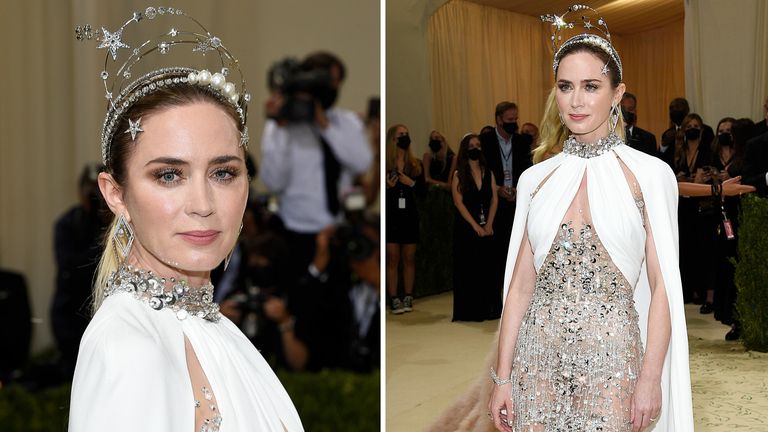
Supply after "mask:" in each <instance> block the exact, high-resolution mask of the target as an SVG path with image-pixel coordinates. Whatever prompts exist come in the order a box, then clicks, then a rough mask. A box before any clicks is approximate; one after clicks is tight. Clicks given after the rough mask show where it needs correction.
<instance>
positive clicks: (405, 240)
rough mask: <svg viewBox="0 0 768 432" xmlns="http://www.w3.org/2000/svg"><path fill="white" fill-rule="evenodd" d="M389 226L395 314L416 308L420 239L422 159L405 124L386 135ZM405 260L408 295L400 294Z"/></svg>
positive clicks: (389, 275) (389, 280) (389, 283)
mask: <svg viewBox="0 0 768 432" xmlns="http://www.w3.org/2000/svg"><path fill="white" fill-rule="evenodd" d="M385 146H386V150H385V151H386V165H385V168H386V171H385V175H386V177H385V180H386V185H387V187H386V194H385V199H386V202H387V205H386V227H387V230H386V231H387V238H386V242H387V248H386V249H387V259H386V261H387V278H386V279H387V293H388V294H389V304H390V307H391V312H392V313H393V314H401V313H404V312H410V311H412V310H413V282H414V280H415V278H416V245H417V244H418V242H419V212H418V211H417V209H416V199H417V196H418V195H419V194H420V193H421V192H422V191H423V187H424V175H423V169H422V166H421V162H420V161H419V160H418V159H417V158H415V157H414V156H413V152H412V151H411V136H410V134H409V132H408V128H407V127H405V125H401V124H396V125H394V126H391V127H390V128H389V129H388V130H387V135H386V142H385ZM401 261H402V264H403V266H402V268H403V283H404V289H405V295H404V296H403V297H402V298H401V297H400V296H399V293H398V290H397V287H398V280H399V277H398V268H399V266H400V262H401Z"/></svg>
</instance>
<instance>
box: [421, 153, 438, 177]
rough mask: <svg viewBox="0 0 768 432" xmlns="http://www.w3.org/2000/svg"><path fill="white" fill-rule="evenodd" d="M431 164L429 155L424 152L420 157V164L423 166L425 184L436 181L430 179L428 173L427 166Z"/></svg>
mask: <svg viewBox="0 0 768 432" xmlns="http://www.w3.org/2000/svg"><path fill="white" fill-rule="evenodd" d="M431 164H432V158H431V157H430V155H429V152H426V153H424V156H423V157H422V158H421V166H423V167H424V181H425V182H426V183H427V184H432V183H438V181H437V180H432V176H431V175H430V174H429V166H430V165H431Z"/></svg>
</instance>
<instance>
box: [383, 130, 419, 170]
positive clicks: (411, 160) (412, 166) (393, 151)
mask: <svg viewBox="0 0 768 432" xmlns="http://www.w3.org/2000/svg"><path fill="white" fill-rule="evenodd" d="M398 128H405V130H408V128H407V127H406V126H405V125H403V124H396V125H392V126H390V127H389V129H387V136H386V142H385V144H384V145H385V146H387V147H386V158H387V159H386V171H387V173H389V172H391V171H393V170H396V169H397V137H396V136H395V135H396V134H397V129H398ZM403 173H404V174H405V175H407V176H408V177H418V176H419V175H421V163H420V162H419V160H418V159H416V157H414V156H413V152H412V151H411V148H410V147H408V150H406V151H405V166H404V167H403Z"/></svg>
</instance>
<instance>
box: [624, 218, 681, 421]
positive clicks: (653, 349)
mask: <svg viewBox="0 0 768 432" xmlns="http://www.w3.org/2000/svg"><path fill="white" fill-rule="evenodd" d="M646 217H647V216H646ZM645 230H646V241H645V258H646V266H647V269H648V282H649V285H650V289H651V304H650V307H649V310H648V338H647V340H646V344H645V345H646V348H645V355H644V356H643V365H642V368H641V369H640V377H639V378H638V380H637V383H636V384H635V393H634V394H633V395H632V404H631V406H632V408H631V421H632V425H633V431H639V430H641V429H642V428H645V427H647V426H648V425H649V424H650V423H652V422H653V420H651V419H654V420H655V419H656V418H658V416H659V413H660V412H661V372H662V369H663V367H664V358H665V357H666V355H667V347H669V338H670V334H671V332H672V324H671V319H670V316H669V303H668V301H667V291H666V286H665V285H664V277H663V275H662V274H661V266H660V265H659V258H658V255H656V244H655V242H654V240H653V233H652V231H651V225H650V224H646V228H645Z"/></svg>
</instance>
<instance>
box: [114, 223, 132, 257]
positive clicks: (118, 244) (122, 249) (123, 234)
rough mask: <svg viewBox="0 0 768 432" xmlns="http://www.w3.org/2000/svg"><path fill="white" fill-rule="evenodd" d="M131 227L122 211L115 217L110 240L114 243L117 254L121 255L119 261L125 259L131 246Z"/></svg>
mask: <svg viewBox="0 0 768 432" xmlns="http://www.w3.org/2000/svg"><path fill="white" fill-rule="evenodd" d="M133 238H134V233H133V228H131V224H130V223H129V222H128V219H126V218H125V215H123V214H122V213H121V214H120V216H118V218H117V224H116V226H115V230H114V231H113V232H112V241H113V242H114V244H115V250H116V251H117V254H118V255H120V256H121V258H122V259H121V261H125V259H126V258H127V257H128V254H129V253H130V252H131V246H133Z"/></svg>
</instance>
